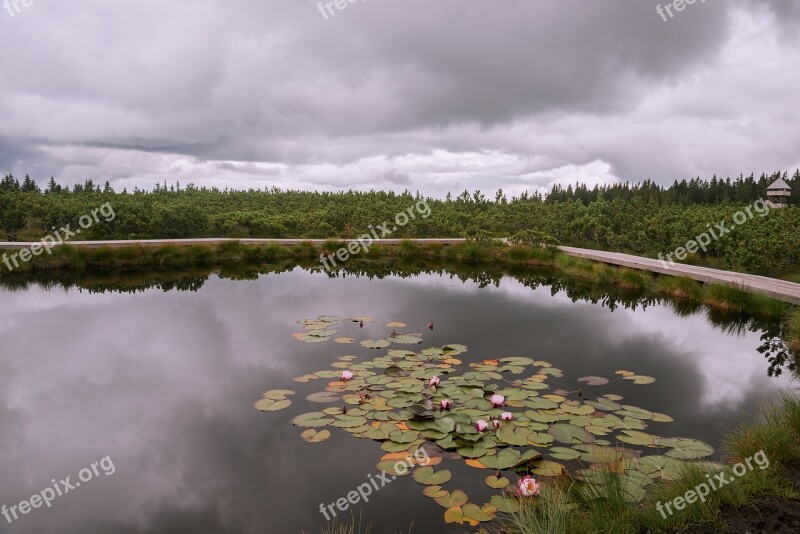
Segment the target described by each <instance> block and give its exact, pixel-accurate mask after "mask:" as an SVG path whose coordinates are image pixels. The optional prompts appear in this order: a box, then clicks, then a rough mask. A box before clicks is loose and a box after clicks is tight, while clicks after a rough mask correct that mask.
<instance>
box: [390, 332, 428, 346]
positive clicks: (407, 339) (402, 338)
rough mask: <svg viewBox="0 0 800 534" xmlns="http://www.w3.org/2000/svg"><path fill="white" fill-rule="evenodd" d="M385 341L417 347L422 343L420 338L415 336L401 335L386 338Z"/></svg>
mask: <svg viewBox="0 0 800 534" xmlns="http://www.w3.org/2000/svg"><path fill="white" fill-rule="evenodd" d="M386 341H391V342H392V343H399V344H401V345H417V344H419V343H422V338H421V337H417V336H410V335H406V334H401V335H397V336H391V337H387V338H386Z"/></svg>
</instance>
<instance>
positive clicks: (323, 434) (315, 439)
mask: <svg viewBox="0 0 800 534" xmlns="http://www.w3.org/2000/svg"><path fill="white" fill-rule="evenodd" d="M300 436H301V437H302V438H303V439H304V440H306V441H307V442H309V443H319V442H321V441H325V440H326V439H328V438H329V437H331V431H330V430H327V429H323V430H320V431H319V432H317V431H316V430H314V429H313V428H309V429H308V430H305V431H303V433H302V434H300Z"/></svg>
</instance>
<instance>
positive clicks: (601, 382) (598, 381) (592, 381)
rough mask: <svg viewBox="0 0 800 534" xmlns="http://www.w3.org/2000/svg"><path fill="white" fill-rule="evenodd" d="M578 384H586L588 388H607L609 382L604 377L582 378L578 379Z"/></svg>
mask: <svg viewBox="0 0 800 534" xmlns="http://www.w3.org/2000/svg"><path fill="white" fill-rule="evenodd" d="M578 382H585V383H586V385H587V386H605V385H606V384H608V382H609V380H608V378H603V377H602V376H582V377H580V378H579V379H578Z"/></svg>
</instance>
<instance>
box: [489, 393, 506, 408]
mask: <svg viewBox="0 0 800 534" xmlns="http://www.w3.org/2000/svg"><path fill="white" fill-rule="evenodd" d="M489 400H490V401H491V402H492V406H494V407H495V408H499V407H500V406H502V405H503V404H505V402H506V398H505V397H504V396H502V395H497V394H495V395H492V398H491V399H489Z"/></svg>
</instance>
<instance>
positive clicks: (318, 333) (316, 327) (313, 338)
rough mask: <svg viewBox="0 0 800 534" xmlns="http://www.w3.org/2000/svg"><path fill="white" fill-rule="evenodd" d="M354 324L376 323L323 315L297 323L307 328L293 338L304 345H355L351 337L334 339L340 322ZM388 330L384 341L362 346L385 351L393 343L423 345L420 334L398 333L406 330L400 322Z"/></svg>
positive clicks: (363, 318) (377, 340)
mask: <svg viewBox="0 0 800 534" xmlns="http://www.w3.org/2000/svg"><path fill="white" fill-rule="evenodd" d="M341 321H344V322H352V323H360V324H361V326H362V327H363V326H364V323H374V322H375V321H374V319H372V317H366V316H363V317H347V318H345V319H339V318H337V317H333V316H331V315H321V316H319V317H317V318H316V319H303V320H300V321H297V322H298V323H300V324H301V325H303V327H304V328H305V331H304V332H296V333H294V334H292V337H294V338H295V339H297V340H298V341H302V342H303V343H323V342H325V341H329V340H330V339H333V340H334V341H335V342H336V343H342V344H350V343H355V339H353V338H351V337H337V338H334V337H333V336H335V335H336V334H338V333H339V331H338V330H336V329H334V328H333V327H334V326H336V325H337V324H338V323H339V322H341ZM386 326H387V327H388V328H392V329H393V330H392V332H391V333H390V334H389V335H388V336H387V337H386V338H384V339H366V340H363V341H361V346H362V347H365V348H368V349H383V348H386V347H388V346H390V345H391V344H392V343H397V344H399V345H417V344H419V343H422V334H419V333H404V332H401V333H398V332H396V330H395V329H397V328H405V326H406V325H405V324H404V323H398V322H391V323H386Z"/></svg>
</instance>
